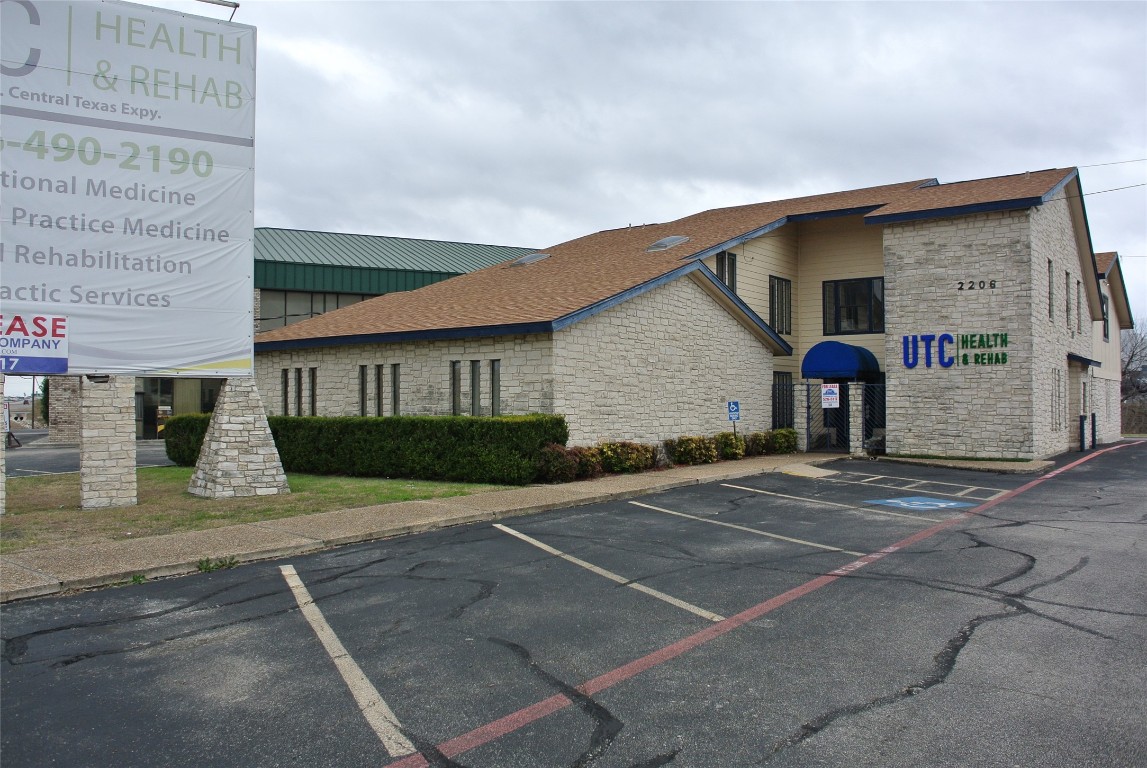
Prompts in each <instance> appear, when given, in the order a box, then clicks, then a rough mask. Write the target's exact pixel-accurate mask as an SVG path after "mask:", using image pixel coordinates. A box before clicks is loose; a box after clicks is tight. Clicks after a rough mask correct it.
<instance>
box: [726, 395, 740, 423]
mask: <svg viewBox="0 0 1147 768" xmlns="http://www.w3.org/2000/svg"><path fill="white" fill-rule="evenodd" d="M728 405H729V421H740V420H741V401H740V400H730V401H729V402H728Z"/></svg>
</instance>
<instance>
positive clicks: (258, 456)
mask: <svg viewBox="0 0 1147 768" xmlns="http://www.w3.org/2000/svg"><path fill="white" fill-rule="evenodd" d="M187 491H188V492H189V493H192V494H194V495H196V496H203V497H206V498H209V499H225V498H232V497H235V496H273V495H276V494H280V493H290V492H291V489H290V487H289V486H288V485H287V475H286V473H285V472H283V463H282V462H281V461H280V460H279V451H278V449H277V448H276V447H275V441H274V440H272V439H271V427H270V425H269V424H268V423H267V415H266V413H265V412H264V411H263V401H262V399H261V398H260V397H259V391H258V390H257V389H256V388H255V380H254V379H251V378H246V379H236V378H232V379H227V381H226V383H225V384H224V385H223V389H222V391H220V393H219V399H218V401H216V403H215V413H214V414H213V415H212V417H211V424H210V426H208V428H207V435H206V437H204V438H203V448H202V449H201V450H200V451H199V461H198V462H197V463H196V465H195V474H194V475H192V477H191V484H190V485H189V486H188V488H187Z"/></svg>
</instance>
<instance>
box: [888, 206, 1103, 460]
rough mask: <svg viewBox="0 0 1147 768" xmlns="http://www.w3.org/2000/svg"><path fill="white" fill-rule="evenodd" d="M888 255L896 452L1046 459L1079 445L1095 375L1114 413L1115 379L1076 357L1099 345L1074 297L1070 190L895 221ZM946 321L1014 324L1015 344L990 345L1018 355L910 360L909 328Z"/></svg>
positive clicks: (1008, 328) (937, 326)
mask: <svg viewBox="0 0 1147 768" xmlns="http://www.w3.org/2000/svg"><path fill="white" fill-rule="evenodd" d="M1049 260H1050V262H1051V273H1052V276H1051V286H1050V288H1051V297H1050V302H1051V304H1050V306H1051V316H1050V317H1049V315H1048V307H1049V295H1048V290H1049V285H1048V262H1049ZM884 261H885V263H884V269H885V288H884V291H885V328H886V335H885V353H886V360H887V369H888V371H887V382H888V451H889V453H899V454H940V455H951V456H976V457H985V458H1026V459H1030V458H1042V457H1046V456H1052V455H1055V454H1058V453H1062V452H1064V451H1068V450H1072V449H1075V448H1078V430H1079V414H1080V413H1081V408H1082V397H1083V387H1084V385H1085V384H1086V385H1087V386H1088V388H1089V392H1091V393H1093V394H1089V399H1091V400H1092V405H1093V406H1096V407H1094V408H1091V410H1095V412H1096V413H1097V415H1100V414H1106V413H1107V411H1108V410H1109V409H1108V408H1107V407H1106V398H1108V397H1110V394H1109V392H1108V390H1109V389H1110V386H1109V385H1107V384H1101V383H1100V381H1099V380H1098V379H1095V378H1094V377H1092V376H1091V375H1090V374H1089V373H1088V372H1087V371H1086V370H1084V368H1083V366H1081V365H1080V364H1078V363H1072V364H1069V363H1068V360H1067V355H1068V354H1069V353H1071V354H1076V355H1080V356H1082V357H1085V358H1092V357H1093V352H1092V350H1091V337H1092V333H1091V322H1092V321H1091V317H1090V315H1089V313H1088V309H1087V304H1086V302H1084V303H1083V306H1082V307H1080V306H1078V305H1077V303H1076V297H1075V290H1076V289H1075V286H1076V282H1077V281H1083V276H1082V270H1081V267H1080V258H1079V251H1078V246H1077V241H1076V238H1075V232H1074V229H1073V225H1072V220H1071V217H1070V213H1069V210H1068V204H1067V202H1066V201H1065V200H1064V199H1063V194H1062V193H1060V195H1059V196H1058V198H1057V199H1053V200H1051V201H1049V202H1048V203H1045V204H1044V205H1042V206H1038V207H1035V208H1032V209H1029V210H1025V211H1013V212H1003V213H987V214H977V215H972V216H963V217H958V218H947V219H938V220H926V221H917V222H907V223H902V224H892V225H887V226H886V227H885V229H884ZM1065 274H1066V275H1070V288H1068V285H1066V284H1065ZM980 280H984V281H987V282H988V283H989V285H990V281H992V280H995V281H996V288H994V289H992V288H990V287H989V288H987V289H985V290H979V289H978V288H977V289H976V290H963V291H961V290H958V286H959V283H960V281H964V282H965V284H966V283H967V281H975V282H976V283H977V285H978V283H979V281H980ZM1065 289H1067V290H1068V291H1069V292H1068V295H1069V296H1070V298H1071V304H1072V306H1071V311H1070V322H1069V319H1068V318H1069V314H1068V310H1067V296H1065V295H1064V291H1065ZM1080 311H1082V312H1083V313H1084V314H1083V317H1082V318H1081V320H1077V319H1076V313H1078V312H1080ZM1077 328H1082V332H1080V331H1078V330H1077ZM944 332H948V333H951V334H953V335H954V336H956V337H957V338H959V336H960V335H961V334H976V335H979V334H991V333H1007V334H1008V346H1007V348H1006V349H1004V348H998V349H995V350H992V351H993V352H1003V351H1006V352H1007V354H1008V362H1007V363H1006V364H1004V365H987V366H975V365H970V366H964V365H960V364H957V365H955V366H953V367H951V368H942V367H940V366H939V365H938V364H937V363H936V361H935V359H934V360H933V364H932V367H930V368H929V367H926V365H925V360H924V350H923V348H921V350H920V362H919V364H918V365H917V367H916V368H912V369H909V368H907V367H906V366H905V365H904V362H903V356H902V346H901V345H902V339H903V337H904V336H906V335H907V336H911V335H920V334H936V335H939V334H940V333H944ZM933 354H934V355H935V350H933ZM961 354H962V352H961ZM970 354H971V355H974V354H975V351H971V352H970ZM973 359H974V358H973ZM1100 397H1101V398H1103V402H1104V404H1105V405H1104V408H1102V409H1100V408H1098V407H1097V404H1098V402H1100V401H1099V400H1097V399H1096V398H1100ZM1099 417H1100V419H1101V420H1102V422H1103V423H1102V424H1101V425H1100V430H1099V431H1100V434H1101V435H1102V436H1103V437H1102V438H1101V439H1102V440H1104V441H1109V440H1111V439H1116V438H1115V437H1114V436H1113V435H1114V434H1115V430H1116V429H1117V427H1115V426H1114V425H1113V424H1111V423H1110V421H1109V420H1108V417H1107V416H1105V415H1100V416H1099ZM1115 418H1116V419H1117V417H1115Z"/></svg>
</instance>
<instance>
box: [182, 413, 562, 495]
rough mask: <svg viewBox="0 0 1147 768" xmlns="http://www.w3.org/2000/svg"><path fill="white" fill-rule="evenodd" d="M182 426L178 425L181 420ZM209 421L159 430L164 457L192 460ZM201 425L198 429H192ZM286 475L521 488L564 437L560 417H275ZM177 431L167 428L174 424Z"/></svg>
mask: <svg viewBox="0 0 1147 768" xmlns="http://www.w3.org/2000/svg"><path fill="white" fill-rule="evenodd" d="M184 419H186V420H187V423H181V420H184ZM208 419H209V417H208V416H189V417H184V416H179V417H176V418H174V419H171V420H169V421H168V423H167V427H166V428H165V429H164V439H165V442H166V445H167V455H168V458H170V459H171V460H172V461H174V462H175V463H177V464H181V465H183V466H189V465H192V464H194V463H195V462H196V460H197V459H198V454H199V448H198V447H199V446H200V445H201V444H202V443H203V436H204V434H205V433H206V431H207V422H208ZM194 420H201V421H202V429H196V428H195V427H197V426H198V422H195V423H193V421H194ZM268 421H269V422H270V425H271V434H272V435H273V436H274V439H275V446H276V447H277V448H278V449H279V458H280V460H282V462H283V469H285V470H286V471H287V472H304V473H307V474H315V475H351V476H358V477H402V478H411V479H417V480H451V481H457V482H468V483H506V484H512V485H524V484H526V483H529V482H532V481H533V480H534V479H535V477H536V476H537V474H538V469H539V461H540V457H541V452H542V449H543V448H544V447H545V446H546V445H548V444H550V443H558V444H560V445H564V444H565V442H566V441H567V440H568V439H569V431H568V429H567V427H566V422H565V419H564V418H563V417H561V416H542V415H536V416H503V417H497V418H483V419H476V418H472V417H469V416H391V417H387V418H377V417H366V418H364V417H356V416H347V417H339V418H326V417H318V416H272V417H271V418H269V419H268ZM173 424H175V425H176V429H174V430H173V429H172V425H173Z"/></svg>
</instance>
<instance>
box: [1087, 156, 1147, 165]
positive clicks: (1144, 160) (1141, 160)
mask: <svg viewBox="0 0 1147 768" xmlns="http://www.w3.org/2000/svg"><path fill="white" fill-rule="evenodd" d="M1127 163H1147V157H1141V158H1139V159H1138V160H1115V161H1113V162H1110V163H1092V164H1091V165H1077V166H1076V167H1077V168H1099V167H1102V166H1104V165H1125V164H1127Z"/></svg>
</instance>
